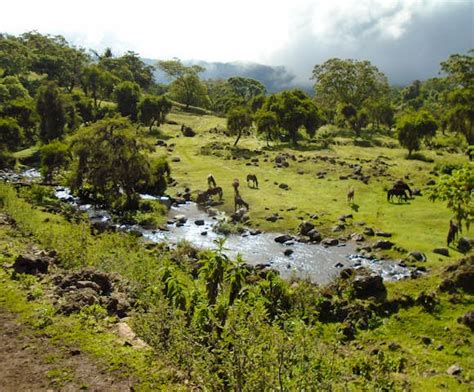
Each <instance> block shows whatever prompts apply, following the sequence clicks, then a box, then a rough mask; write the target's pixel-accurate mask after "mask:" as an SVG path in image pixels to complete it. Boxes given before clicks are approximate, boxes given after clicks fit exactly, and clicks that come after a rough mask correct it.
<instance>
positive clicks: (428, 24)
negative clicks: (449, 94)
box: [266, 0, 474, 84]
mask: <svg viewBox="0 0 474 392" xmlns="http://www.w3.org/2000/svg"><path fill="white" fill-rule="evenodd" d="M342 3H343V4H344V7H342V6H341V4H342ZM342 3H341V2H337V3H335V2H334V3H329V2H328V3H316V4H313V5H308V7H307V8H306V9H305V10H302V11H300V13H299V15H298V16H297V17H296V18H294V20H295V23H294V24H293V25H292V26H291V28H290V31H291V33H290V34H291V41H290V43H289V44H288V45H287V46H286V47H285V48H283V49H281V50H278V51H275V52H274V53H273V54H272V55H271V56H270V57H269V58H267V59H266V61H267V62H268V63H270V64H285V65H286V66H287V67H288V68H289V70H290V71H292V72H293V73H295V74H296V75H297V76H298V80H299V82H300V83H303V84H309V83H310V81H309V80H308V79H309V77H310V76H311V71H312V68H313V67H314V65H315V64H320V63H322V62H324V61H325V60H327V59H329V58H331V57H339V58H355V59H360V60H361V59H367V60H370V61H371V62H372V63H373V64H375V65H376V66H378V67H379V69H380V70H381V71H383V72H384V73H386V74H387V75H388V77H389V80H390V81H391V83H394V84H405V83H409V82H411V81H412V80H414V79H426V78H429V77H433V76H436V75H437V73H438V71H439V63H440V62H441V61H443V60H444V59H446V58H447V57H448V56H449V55H450V54H452V53H461V52H466V51H467V50H469V49H470V48H471V47H473V46H474V33H473V20H474V19H473V18H474V15H473V3H472V2H471V1H469V0H468V1H458V2H449V3H448V2H441V1H381V0H366V1H343V2H342ZM296 21H297V23H296Z"/></svg>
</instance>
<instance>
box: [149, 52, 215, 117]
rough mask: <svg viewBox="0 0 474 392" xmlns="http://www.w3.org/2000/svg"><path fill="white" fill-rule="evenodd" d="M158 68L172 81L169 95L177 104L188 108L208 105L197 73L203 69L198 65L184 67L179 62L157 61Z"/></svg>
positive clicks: (205, 91) (176, 60)
mask: <svg viewBox="0 0 474 392" xmlns="http://www.w3.org/2000/svg"><path fill="white" fill-rule="evenodd" d="M157 66H158V68H159V69H160V70H161V71H163V72H164V73H166V75H167V76H168V77H169V78H170V79H172V80H173V82H172V83H171V85H170V89H169V91H170V94H171V96H172V97H173V98H174V99H175V100H176V101H178V102H180V103H182V104H184V105H186V109H187V108H189V106H191V105H192V106H203V107H206V106H208V104H209V98H208V96H207V89H206V86H205V85H204V84H203V83H202V82H201V80H200V79H199V73H201V72H203V71H204V70H205V69H204V68H203V67H201V66H199V65H192V66H189V67H188V66H185V65H184V64H183V63H181V60H179V59H175V60H167V61H159V62H158V64H157Z"/></svg>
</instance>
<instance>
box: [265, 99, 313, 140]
mask: <svg viewBox="0 0 474 392" xmlns="http://www.w3.org/2000/svg"><path fill="white" fill-rule="evenodd" d="M264 109H265V110H269V111H272V112H273V113H275V114H276V116H277V118H278V124H279V126H280V128H281V129H283V130H285V131H286V132H288V135H289V137H290V138H291V140H292V142H293V144H294V145H296V144H297V143H298V131H299V129H300V128H301V127H304V128H305V129H306V132H307V133H308V135H309V136H311V137H312V136H314V133H315V132H316V128H317V127H318V126H319V125H320V124H321V116H320V114H319V112H318V109H317V108H316V106H315V105H314V103H313V101H312V100H311V98H310V97H309V96H308V95H306V94H305V93H304V92H303V91H301V90H287V91H283V92H281V93H278V94H275V95H272V96H270V97H269V98H268V99H267V102H266V103H265V105H264Z"/></svg>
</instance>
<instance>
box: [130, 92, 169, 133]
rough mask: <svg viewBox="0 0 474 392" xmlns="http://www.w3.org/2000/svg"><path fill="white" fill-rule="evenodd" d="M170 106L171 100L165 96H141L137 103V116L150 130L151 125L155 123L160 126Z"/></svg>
mask: <svg viewBox="0 0 474 392" xmlns="http://www.w3.org/2000/svg"><path fill="white" fill-rule="evenodd" d="M172 106H173V105H172V103H171V101H170V100H169V99H167V98H166V97H165V96H162V97H156V96H153V95H150V96H147V97H145V98H143V99H142V100H141V101H140V104H139V105H138V110H139V113H138V118H139V119H140V121H141V122H142V123H143V124H144V125H147V126H148V127H149V129H150V131H151V128H152V127H153V125H155V124H157V125H158V126H160V125H161V124H163V123H164V121H165V118H166V116H167V115H168V113H169V112H170V111H171V108H172Z"/></svg>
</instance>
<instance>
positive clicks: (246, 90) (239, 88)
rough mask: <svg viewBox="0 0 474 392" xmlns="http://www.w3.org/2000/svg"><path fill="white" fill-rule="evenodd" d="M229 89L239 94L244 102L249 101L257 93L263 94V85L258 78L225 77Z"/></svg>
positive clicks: (264, 90)
mask: <svg viewBox="0 0 474 392" xmlns="http://www.w3.org/2000/svg"><path fill="white" fill-rule="evenodd" d="M227 83H228V84H229V86H230V88H231V90H232V91H233V92H234V93H235V94H236V95H237V96H239V97H240V98H241V99H242V100H243V101H244V102H248V101H250V100H251V99H252V98H255V97H256V96H258V95H263V96H264V95H265V93H266V89H265V86H264V85H263V84H262V83H260V82H259V81H258V80H254V79H250V78H244V77H242V76H233V77H231V78H229V79H227Z"/></svg>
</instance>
